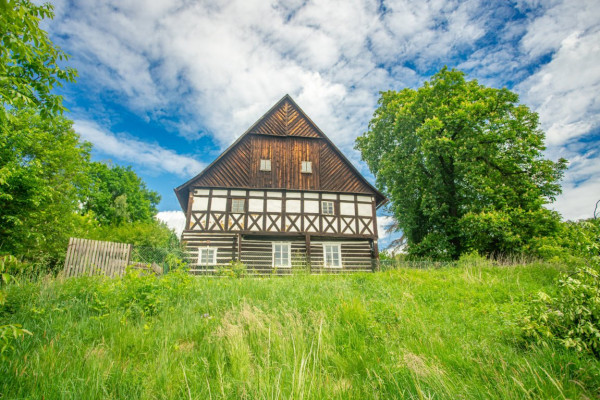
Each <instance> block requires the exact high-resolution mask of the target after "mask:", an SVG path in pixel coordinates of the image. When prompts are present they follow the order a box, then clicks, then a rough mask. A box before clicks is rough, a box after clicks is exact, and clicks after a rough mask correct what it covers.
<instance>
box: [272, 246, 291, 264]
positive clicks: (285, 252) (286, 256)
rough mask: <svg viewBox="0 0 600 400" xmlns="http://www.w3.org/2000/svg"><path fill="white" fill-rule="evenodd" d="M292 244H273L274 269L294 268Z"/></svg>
mask: <svg viewBox="0 0 600 400" xmlns="http://www.w3.org/2000/svg"><path fill="white" fill-rule="evenodd" d="M290 247H291V244H290V243H286V242H273V268H290V267H291V266H292V258H291V251H290V250H291V249H290Z"/></svg>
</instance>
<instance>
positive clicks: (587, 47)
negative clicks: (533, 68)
mask: <svg viewBox="0 0 600 400" xmlns="http://www.w3.org/2000/svg"><path fill="white" fill-rule="evenodd" d="M598 65H600V29H598V30H597V31H595V32H590V33H584V32H581V31H578V32H573V33H571V34H570V35H569V36H567V37H565V38H564V39H563V40H562V42H561V43H560V47H559V48H558V49H557V51H556V53H555V54H554V56H553V57H552V61H550V62H549V63H548V64H546V65H544V66H543V67H542V68H540V69H539V71H538V72H536V73H535V74H533V75H531V76H530V77H529V78H527V79H526V80H525V81H524V82H522V83H521V84H520V85H519V90H520V91H522V92H523V93H524V96H523V97H524V100H525V101H526V102H527V103H529V104H531V105H533V106H534V107H536V109H537V111H538V113H539V114H540V121H541V123H542V128H544V129H545V131H546V132H547V141H548V144H549V145H550V146H557V145H562V144H564V143H566V142H568V141H569V140H572V139H574V138H578V137H581V136H584V135H586V134H587V133H589V132H590V131H591V130H593V129H594V128H596V127H598V126H599V125H600V101H598V93H599V92H600V68H598Z"/></svg>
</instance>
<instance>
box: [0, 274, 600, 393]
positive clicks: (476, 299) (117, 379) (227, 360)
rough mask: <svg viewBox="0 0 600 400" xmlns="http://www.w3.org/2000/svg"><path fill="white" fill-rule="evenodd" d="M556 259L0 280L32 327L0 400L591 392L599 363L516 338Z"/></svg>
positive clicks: (9, 364) (3, 374)
mask: <svg viewBox="0 0 600 400" xmlns="http://www.w3.org/2000/svg"><path fill="white" fill-rule="evenodd" d="M558 272H559V268H558V267H556V266H554V265H548V264H541V263H538V264H533V265H527V266H503V267H497V266H496V267H493V266H490V265H488V264H485V263H481V262H473V263H463V265H460V266H458V267H454V268H449V267H444V268H440V269H431V270H412V269H398V270H391V271H385V272H379V273H373V274H355V275H343V276H311V275H298V276H290V277H286V278H247V279H212V278H207V277H199V278H196V277H191V276H187V275H183V274H178V273H175V274H169V275H167V276H166V277H164V278H154V277H141V276H130V277H127V278H124V279H121V280H120V279H114V280H108V279H99V278H77V279H69V280H60V279H47V280H44V281H39V282H35V283H28V284H21V285H19V286H17V285H13V286H9V287H8V288H7V289H6V292H7V293H6V294H7V304H6V306H5V307H4V309H3V310H2V313H1V316H0V324H2V323H4V321H11V322H14V323H20V324H22V325H23V326H24V327H25V328H27V329H29V330H30V331H31V332H33V334H34V335H33V336H30V337H29V336H28V337H25V338H24V339H22V340H20V341H19V342H18V343H16V345H15V349H14V350H12V351H11V352H10V353H8V358H7V359H6V360H4V361H2V364H1V366H0V393H1V395H0V398H7V399H9V398H11V399H12V398H45V399H59V398H60V399H124V398H127V399H136V398H144V399H163V398H164V399H171V398H182V399H190V398H192V399H222V398H231V399H239V398H246V399H348V398H353V399H401V398H409V399H410V398H415V399H431V398H451V399H454V398H481V399H490V398H491V399H494V398H499V399H506V398H583V397H588V398H593V397H598V396H600V391H599V389H598V387H599V383H600V363H599V362H598V361H597V360H595V359H593V358H588V357H586V356H580V355H576V354H575V353H574V352H569V351H567V350H564V349H562V348H552V347H549V348H537V347H526V346H525V345H524V344H523V343H522V342H521V340H520V339H519V329H518V326H517V325H516V321H517V320H518V319H519V316H520V315H521V313H522V312H523V311H524V310H525V308H526V304H527V301H528V299H529V298H530V296H531V295H533V294H535V293H536V292H537V291H539V290H542V289H543V290H545V291H552V282H553V279H554V278H555V277H556V275H557V274H558Z"/></svg>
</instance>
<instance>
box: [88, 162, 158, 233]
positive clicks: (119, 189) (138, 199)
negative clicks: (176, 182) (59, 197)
mask: <svg viewBox="0 0 600 400" xmlns="http://www.w3.org/2000/svg"><path fill="white" fill-rule="evenodd" d="M89 174H90V180H91V184H90V188H89V192H88V193H87V196H86V197H85V199H83V207H82V210H83V211H84V212H90V211H91V212H92V213H93V215H94V217H95V218H96V219H97V220H98V222H100V223H101V224H102V225H108V224H112V225H118V224H121V223H128V222H138V221H145V222H148V221H152V220H153V218H154V215H156V213H157V212H158V210H157V208H156V206H157V205H158V203H159V202H160V195H159V194H158V193H157V192H155V191H152V190H149V189H148V188H147V187H146V183H145V182H144V181H143V180H142V179H141V178H140V177H139V176H137V175H136V173H135V172H134V171H133V170H132V169H131V167H122V166H120V165H110V164H105V163H102V162H94V163H91V165H90V170H89Z"/></svg>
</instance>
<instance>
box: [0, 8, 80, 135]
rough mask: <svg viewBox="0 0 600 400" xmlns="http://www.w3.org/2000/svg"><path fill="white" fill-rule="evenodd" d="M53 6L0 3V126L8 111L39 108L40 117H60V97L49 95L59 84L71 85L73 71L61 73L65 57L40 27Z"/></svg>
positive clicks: (51, 14) (48, 16) (49, 16)
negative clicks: (0, 103)
mask: <svg viewBox="0 0 600 400" xmlns="http://www.w3.org/2000/svg"><path fill="white" fill-rule="evenodd" d="M52 9H53V8H52V5H50V4H48V3H46V4H43V5H36V4H33V3H32V2H31V1H29V0H9V1H7V0H0V35H1V38H0V40H1V43H2V44H1V45H0V100H1V101H2V108H1V109H0V123H2V121H3V120H5V119H6V118H7V117H10V114H9V113H8V112H7V110H8V109H15V108H16V109H20V108H23V107H26V106H29V107H31V106H34V107H36V108H38V110H39V111H40V113H41V115H42V116H43V117H45V116H47V115H56V114H59V113H62V111H63V110H64V107H63V106H62V97H61V96H59V95H56V94H54V93H52V89H54V88H55V87H58V86H61V85H62V83H61V81H66V82H73V81H74V80H75V76H76V71H75V70H74V69H72V68H68V67H67V68H64V69H62V68H61V67H60V66H59V63H60V62H62V61H65V60H66V59H67V58H68V57H67V55H66V54H65V53H64V52H63V51H62V50H60V48H59V47H57V46H55V45H54V44H53V43H52V41H51V40H50V39H49V38H48V34H47V33H46V32H45V31H44V30H42V29H41V28H40V27H39V23H40V20H41V19H44V18H53V17H54V14H53V12H52Z"/></svg>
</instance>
